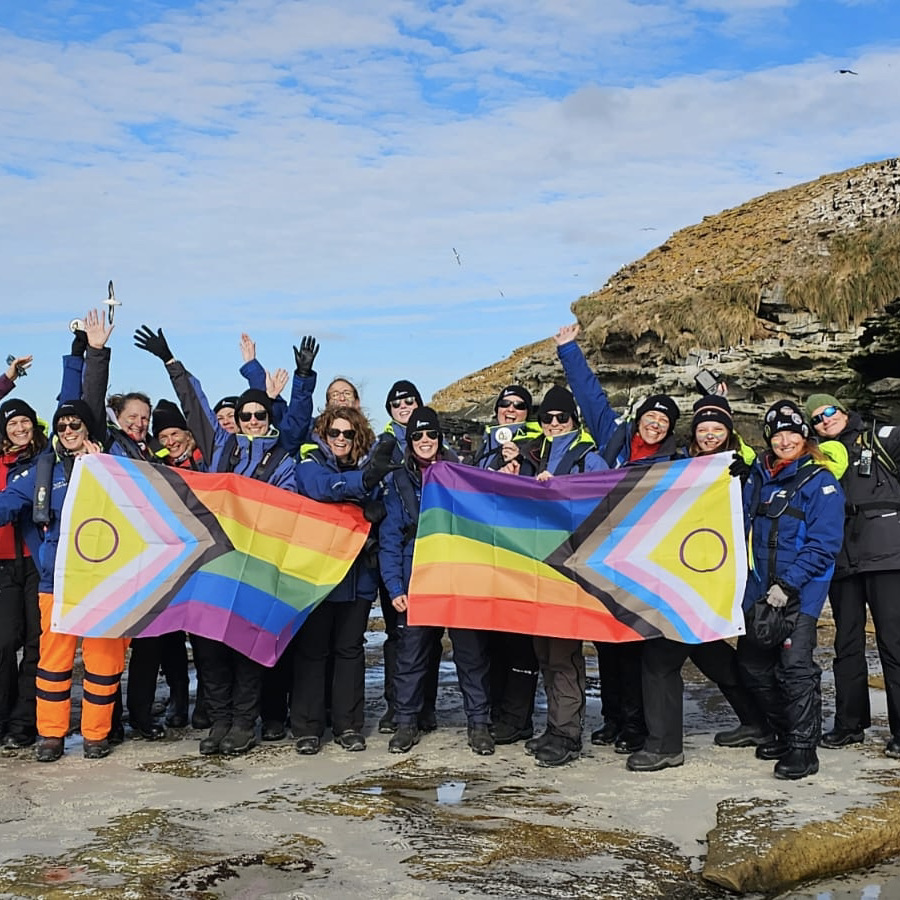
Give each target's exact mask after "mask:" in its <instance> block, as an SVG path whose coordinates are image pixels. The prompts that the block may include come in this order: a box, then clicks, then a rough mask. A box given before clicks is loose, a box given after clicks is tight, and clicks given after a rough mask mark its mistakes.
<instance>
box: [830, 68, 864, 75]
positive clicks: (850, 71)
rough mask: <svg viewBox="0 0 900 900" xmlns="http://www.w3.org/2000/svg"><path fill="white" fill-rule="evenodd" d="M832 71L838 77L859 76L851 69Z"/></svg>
mask: <svg viewBox="0 0 900 900" xmlns="http://www.w3.org/2000/svg"><path fill="white" fill-rule="evenodd" d="M834 71H835V72H836V73H837V74H838V75H859V72H854V71H853V69H835V70H834Z"/></svg>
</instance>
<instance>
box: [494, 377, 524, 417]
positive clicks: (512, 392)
mask: <svg viewBox="0 0 900 900" xmlns="http://www.w3.org/2000/svg"><path fill="white" fill-rule="evenodd" d="M509 397H515V398H516V399H518V400H522V401H524V403H525V407H526V409H527V410H528V415H529V416H530V415H531V407H532V406H534V400H532V398H531V394H530V393H529V391H528V389H527V388H523V387H522V385H521V384H509V385H507V386H506V387H505V388H503V390H502V391H500V396H498V397H497V402H496V403H495V404H494V415H497V410H498V409H499V408H500V401H501V400H506V399H507V398H509Z"/></svg>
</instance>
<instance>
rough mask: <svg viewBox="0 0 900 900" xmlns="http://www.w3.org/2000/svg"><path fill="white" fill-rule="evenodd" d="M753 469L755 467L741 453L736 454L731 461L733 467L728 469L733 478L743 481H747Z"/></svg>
mask: <svg viewBox="0 0 900 900" xmlns="http://www.w3.org/2000/svg"><path fill="white" fill-rule="evenodd" d="M752 468H753V466H752V465H750V463H748V462H747V460H745V459H744V457H743V456H741V454H740V453H735V454H734V456H733V457H732V459H731V465H730V466H729V467H728V474H729V475H731V477H732V478H740V479H741V481H745V480H746V479H747V476H748V475H749V474H750V470H751V469H752Z"/></svg>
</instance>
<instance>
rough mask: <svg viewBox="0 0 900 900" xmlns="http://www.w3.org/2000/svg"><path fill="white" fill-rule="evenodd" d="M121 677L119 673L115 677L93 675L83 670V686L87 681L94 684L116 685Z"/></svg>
mask: <svg viewBox="0 0 900 900" xmlns="http://www.w3.org/2000/svg"><path fill="white" fill-rule="evenodd" d="M121 677H122V673H121V672H117V673H116V674H115V675H95V674H94V673H93V672H88V670H87V669H85V670H84V681H85V684H87V682H89V681H91V682H93V683H94V684H118V682H119V679H120V678H121Z"/></svg>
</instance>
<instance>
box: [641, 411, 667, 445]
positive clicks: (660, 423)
mask: <svg viewBox="0 0 900 900" xmlns="http://www.w3.org/2000/svg"><path fill="white" fill-rule="evenodd" d="M670 427H671V425H670V423H669V417H668V416H667V415H666V414H665V413H661V412H659V411H657V410H655V409H651V410H649V411H648V412H645V413H644V414H643V415H642V416H641V417H640V419H638V434H639V435H640V436H641V438H642V440H643V441H644V443H645V444H658V443H659V442H660V441H661V440H662V439H663V438H664V437H665V436H666V435H667V434H668V433H669V428H670Z"/></svg>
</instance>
